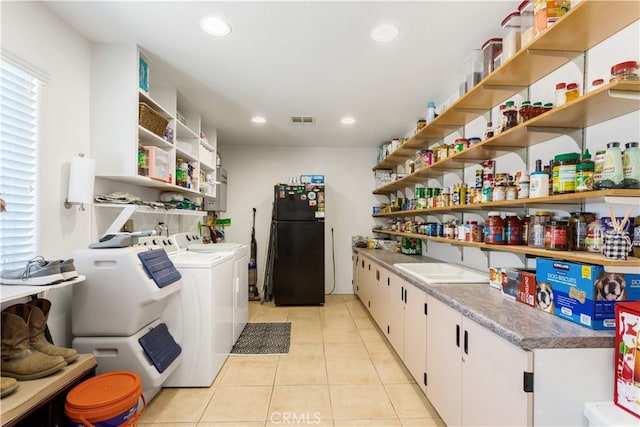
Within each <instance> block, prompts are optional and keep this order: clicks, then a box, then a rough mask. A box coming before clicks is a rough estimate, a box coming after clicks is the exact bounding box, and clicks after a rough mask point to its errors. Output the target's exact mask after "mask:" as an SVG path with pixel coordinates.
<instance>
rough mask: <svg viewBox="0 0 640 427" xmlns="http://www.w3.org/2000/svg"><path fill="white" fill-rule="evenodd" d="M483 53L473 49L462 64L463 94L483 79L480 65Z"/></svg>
mask: <svg viewBox="0 0 640 427" xmlns="http://www.w3.org/2000/svg"><path fill="white" fill-rule="evenodd" d="M482 58H483V53H482V50H480V49H474V50H472V51H471V53H470V54H469V56H467V59H466V60H465V61H464V64H463V67H462V68H463V74H464V81H463V84H464V88H465V90H464V91H463V93H467V92H468V91H470V90H471V89H473V87H474V86H475V85H477V84H478V83H480V81H481V80H482V79H483V78H484V75H483V65H482Z"/></svg>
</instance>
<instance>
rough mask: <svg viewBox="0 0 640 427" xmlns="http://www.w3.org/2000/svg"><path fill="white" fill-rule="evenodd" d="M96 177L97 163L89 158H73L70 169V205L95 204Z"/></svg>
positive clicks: (68, 194) (68, 195)
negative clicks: (94, 188) (94, 186)
mask: <svg viewBox="0 0 640 427" xmlns="http://www.w3.org/2000/svg"><path fill="white" fill-rule="evenodd" d="M95 176H96V161H95V159H90V158H88V157H81V156H73V157H72V158H71V166H70V168H69V191H68V192H67V201H68V202H69V203H91V202H93V184H94V181H95Z"/></svg>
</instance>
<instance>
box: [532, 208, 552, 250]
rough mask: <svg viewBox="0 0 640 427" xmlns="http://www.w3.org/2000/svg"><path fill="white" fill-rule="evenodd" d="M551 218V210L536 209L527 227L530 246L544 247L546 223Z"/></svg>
mask: <svg viewBox="0 0 640 427" xmlns="http://www.w3.org/2000/svg"><path fill="white" fill-rule="evenodd" d="M550 220H551V212H548V211H536V213H535V215H534V217H533V221H532V222H531V224H530V227H529V238H528V239H527V240H528V244H529V246H530V247H532V248H544V234H545V227H546V225H547V223H548V222H549V221H550Z"/></svg>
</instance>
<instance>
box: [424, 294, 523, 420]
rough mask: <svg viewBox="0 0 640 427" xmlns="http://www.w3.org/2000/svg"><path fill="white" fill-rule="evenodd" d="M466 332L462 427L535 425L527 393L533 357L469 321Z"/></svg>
mask: <svg viewBox="0 0 640 427" xmlns="http://www.w3.org/2000/svg"><path fill="white" fill-rule="evenodd" d="M429 309H431V307H429ZM429 314H431V313H429ZM463 330H464V333H463V338H462V342H463V355H462V378H463V380H462V384H463V385H462V425H467V426H471V425H492V426H526V425H532V423H533V416H532V414H533V393H527V392H525V391H524V389H523V372H525V371H527V372H532V371H533V355H532V353H531V352H528V351H525V350H522V349H521V348H519V347H516V346H515V345H513V344H511V343H510V342H508V341H506V340H504V339H503V338H501V337H499V336H498V335H496V334H494V333H493V332H491V331H489V330H488V329H486V328H484V327H483V326H481V325H479V324H478V323H476V322H474V321H472V320H470V319H468V318H464V320H463ZM465 334H466V339H465ZM465 341H466V344H465ZM429 355H430V356H431V354H429ZM447 423H448V422H447ZM448 424H449V423H448Z"/></svg>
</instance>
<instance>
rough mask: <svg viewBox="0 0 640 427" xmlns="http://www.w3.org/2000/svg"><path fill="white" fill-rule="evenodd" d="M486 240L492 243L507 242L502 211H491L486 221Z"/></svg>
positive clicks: (501, 243)
mask: <svg viewBox="0 0 640 427" xmlns="http://www.w3.org/2000/svg"><path fill="white" fill-rule="evenodd" d="M483 228H484V242H485V243H487V244H490V245H504V244H505V222H504V220H503V219H502V217H501V216H500V212H489V215H488V217H487V220H486V221H485V222H484V227H483Z"/></svg>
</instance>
